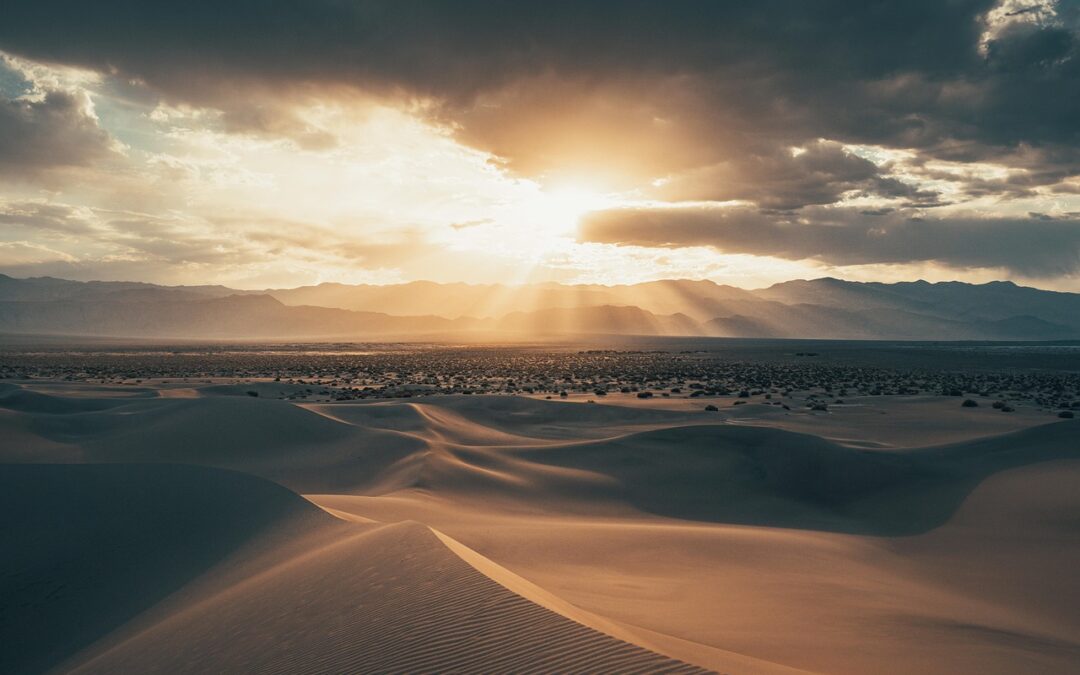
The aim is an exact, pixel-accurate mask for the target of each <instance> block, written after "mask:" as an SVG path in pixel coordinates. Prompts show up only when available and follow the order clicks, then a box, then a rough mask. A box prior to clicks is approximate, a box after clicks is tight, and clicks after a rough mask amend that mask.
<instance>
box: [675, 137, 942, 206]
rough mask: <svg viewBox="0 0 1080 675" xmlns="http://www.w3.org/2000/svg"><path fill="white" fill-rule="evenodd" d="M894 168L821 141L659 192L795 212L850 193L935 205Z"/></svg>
mask: <svg viewBox="0 0 1080 675" xmlns="http://www.w3.org/2000/svg"><path fill="white" fill-rule="evenodd" d="M887 171H888V167H879V166H878V165H876V164H874V163H873V162H871V161H869V160H867V159H864V158H862V157H858V156H856V155H854V154H852V153H850V152H848V151H847V150H846V149H845V148H844V147H843V146H842V145H841V144H839V143H835V142H830V141H815V142H813V143H808V144H807V145H805V146H803V147H800V148H783V149H781V148H777V149H775V150H774V151H773V152H771V153H770V154H755V155H747V156H742V157H738V158H735V159H732V160H728V161H725V162H722V163H719V164H713V165H710V166H707V167H703V168H701V169H696V170H694V171H690V172H687V173H684V174H681V175H677V176H674V177H672V178H671V179H670V180H668V181H665V182H663V184H662V185H661V187H660V188H659V189H658V190H657V191H656V192H657V195H658V196H659V197H661V198H664V199H668V200H673V201H687V200H689V201H731V200H739V201H750V202H753V203H755V204H757V205H758V206H760V207H762V208H766V209H778V210H790V209H797V208H800V207H803V206H807V205H814V204H832V203H833V202H836V201H838V200H839V199H840V198H841V197H843V196H844V195H847V194H849V193H855V194H857V195H860V196H878V197H884V198H903V199H908V200H916V201H932V200H934V199H935V198H936V197H937V193H935V192H933V191H927V190H920V189H919V188H917V187H915V186H913V185H909V184H907V183H904V182H902V181H900V180H897V179H896V178H892V177H889V176H887V175H885V174H886V173H887Z"/></svg>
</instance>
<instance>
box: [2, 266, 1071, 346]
mask: <svg viewBox="0 0 1080 675" xmlns="http://www.w3.org/2000/svg"><path fill="white" fill-rule="evenodd" d="M0 332H3V333H21V334H52V335H71V336H113V337H156V338H220V339H243V338H256V339H279V338H280V339H298V338H309V339H316V338H357V339H365V338H381V339H389V338H395V339H396V338H438V337H446V338H461V339H472V338H476V339H485V338H513V337H537V336H551V335H574V334H614V335H665V336H675V335H686V336H716V337H767V338H834V339H892V340H903V339H912V340H1059V339H1073V338H1080V294H1077V293H1064V292H1056V291H1046V290H1040V289H1035V288H1028V287H1022V286H1017V285H1016V284H1014V283H1012V282H1009V281H996V282H990V283H986V284H968V283H963V282H955V281H954V282H941V283H928V282H926V281H915V282H900V283H891V284H890V283H877V282H865V283H864V282H852V281H843V280H839V279H832V278H823V279H814V280H810V281H806V280H797V281H789V282H784V283H779V284H775V285H773V286H770V287H768V288H763V289H757V290H746V289H741V288H735V287H733V286H725V285H720V284H716V283H713V282H711V281H689V280H670V281H654V282H647V283H640V284H632V285H617V286H603V285H595V284H593V285H562V284H554V283H545V284H532V285H523V286H508V285H498V284H492V285H471V284H462V283H450V284H440V283H434V282H428V281H416V282H411V283H405V284H392V285H385V286H376V285H346V284H336V283H325V284H320V285H317V286H304V287H300V288H291V289H266V290H259V291H250V290H236V289H232V288H228V287H225V286H160V285H155V284H147V283H139V282H111V281H110V282H103V281H91V282H79V281H69V280H65V279H56V278H51V277H37V278H30V279H16V278H13V277H9V276H5V275H0Z"/></svg>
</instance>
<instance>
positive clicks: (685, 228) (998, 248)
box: [580, 207, 1080, 277]
mask: <svg viewBox="0 0 1080 675" xmlns="http://www.w3.org/2000/svg"><path fill="white" fill-rule="evenodd" d="M580 239H581V240H583V241H591V242H601V243H609V244H623V245H637V246H661V247H679V246H712V247H715V248H717V249H719V250H721V251H723V252H725V253H749V254H753V255H766V256H773V257H777V258H785V259H789V260H808V259H812V260H819V261H822V262H826V263H830V264H833V265H857V264H866V263H916V262H928V261H934V262H938V263H941V264H944V265H947V266H951V267H957V268H963V267H980V268H1006V269H1009V270H1010V271H1012V272H1016V273H1019V274H1022V275H1025V276H1029V277H1051V276H1057V275H1065V274H1073V273H1076V272H1077V271H1080V215H1073V216H1070V217H1067V218H1062V219H1056V218H1051V217H1047V216H1043V215H1041V214H1033V215H1032V216H1031V217H1029V218H973V217H949V218H932V219H931V218H925V219H924V218H919V217H914V216H913V215H912V214H911V213H908V212H904V211H889V212H884V213H883V212H868V211H858V210H855V209H838V208H808V209H804V210H803V211H802V212H801V213H800V214H798V216H792V215H788V216H785V215H783V214H780V215H777V214H765V213H761V212H759V211H756V210H754V209H748V208H737V207H736V208H664V209H618V210H611V211H600V212H596V213H592V214H589V215H588V216H586V218H585V219H584V221H583V223H582V225H581V230H580Z"/></svg>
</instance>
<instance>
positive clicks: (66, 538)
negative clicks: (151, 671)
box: [0, 464, 337, 673]
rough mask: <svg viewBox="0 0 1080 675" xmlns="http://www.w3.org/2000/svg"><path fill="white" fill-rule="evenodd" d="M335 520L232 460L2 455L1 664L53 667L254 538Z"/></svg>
mask: <svg viewBox="0 0 1080 675" xmlns="http://www.w3.org/2000/svg"><path fill="white" fill-rule="evenodd" d="M336 522H337V521H336V520H334V519H333V518H332V517H330V516H329V515H328V514H326V513H325V512H323V511H322V510H321V509H319V508H317V507H316V506H314V505H313V504H311V503H310V502H308V501H307V500H305V499H303V498H302V497H300V496H298V495H296V494H294V493H292V492H290V491H289V490H287V489H285V488H283V487H281V486H280V485H276V484H274V483H271V482H269V481H265V480H262V479H259V478H255V477H254V476H248V475H245V474H242V473H236V472H232V471H223V470H219V469H211V468H205V467H197V466H181V465H145V464H138V465H137V464H127V465H117V464H112V465H40V464H22V465H15V464H2V465H0V532H2V533H3V537H2V542H0V635H3V636H4V637H3V641H4V643H5V647H4V648H3V649H0V672H4V673H22V672H42V671H44V670H47V669H48V668H50V667H52V666H55V665H57V664H58V663H60V662H61V661H63V660H64V659H65V658H67V657H69V656H71V655H73V654H74V653H76V652H77V651H79V650H80V649H82V648H83V647H86V646H87V645H90V644H91V643H93V642H94V641H96V640H98V639H99V638H101V637H103V636H104V635H106V634H108V633H109V632H110V631H111V630H113V629H114V628H116V627H117V626H120V625H122V624H124V623H125V622H126V621H128V620H129V619H131V618H132V617H134V616H136V615H137V614H139V613H140V612H142V611H143V610H145V609H147V608H149V607H151V606H153V605H154V604H155V603H157V602H158V601H160V600H161V599H163V598H165V597H166V596H168V595H169V594H170V593H173V592H174V591H176V590H177V589H179V588H181V587H182V586H184V585H185V584H186V583H187V582H189V581H191V580H192V579H194V578H196V577H197V576H199V575H200V574H202V573H203V572H205V571H206V570H208V569H209V568H211V567H212V566H213V565H214V564H216V563H217V562H219V561H221V560H223V559H225V558H226V557H227V556H229V555H230V554H232V553H233V552H235V551H237V550H238V549H240V548H241V547H242V546H244V545H245V544H248V543H251V542H253V541H255V540H256V539H261V538H262V537H265V536H271V535H274V534H275V533H277V534H283V533H285V532H291V531H293V530H294V529H295V528H299V527H303V528H304V529H307V528H309V527H310V526H312V525H318V524H327V525H330V524H335V523H336ZM16 646H17V648H16Z"/></svg>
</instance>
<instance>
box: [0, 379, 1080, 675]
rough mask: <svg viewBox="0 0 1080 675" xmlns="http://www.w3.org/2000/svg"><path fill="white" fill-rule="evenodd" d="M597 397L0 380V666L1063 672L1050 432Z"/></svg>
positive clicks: (869, 412)
mask: <svg viewBox="0 0 1080 675" xmlns="http://www.w3.org/2000/svg"><path fill="white" fill-rule="evenodd" d="M613 398H616V399H617V397H613ZM610 403H612V404H604V405H601V404H589V403H584V402H574V401H572V400H571V401H566V402H564V401H557V400H554V401H548V400H535V399H530V398H524V397H511V396H461V397H456V396H448V397H432V398H426V399H423V400H422V401H410V400H396V401H368V402H342V403H297V402H290V401H283V400H270V399H267V398H256V397H251V396H248V395H246V390H245V388H244V387H243V386H238V387H235V388H229V387H222V386H220V385H212V386H200V385H188V386H185V387H175V386H169V387H159V386H154V385H145V386H142V387H138V388H135V387H122V386H115V387H114V386H110V385H95V386H89V385H86V384H67V383H62V382H52V383H43V382H36V383H26V382H23V383H15V384H0V437H2V438H3V439H4V442H3V444H2V445H0V462H5V463H6V464H3V465H2V466H0V531H3V533H4V541H3V544H2V548H3V550H2V553H3V557H2V559H0V597H2V598H3V602H2V604H0V634H2V635H4V636H5V637H4V643H5V647H4V649H2V650H0V671H2V672H5V673H6V672H13V673H21V672H45V671H55V672H100V673H115V672H139V673H141V672H282V673H285V672H289V673H291V672H448V671H457V672H461V671H466V672H692V671H694V670H695V669H699V668H703V669H708V670H718V671H725V672H732V673H767V672H798V671H811V672H837V673H867V672H875V673H911V672H932V673H1017V672H1039V673H1069V672H1077V670H1078V669H1080V638H1078V637H1077V636H1080V609H1078V608H1080V580H1078V577H1077V575H1076V573H1075V567H1076V561H1077V560H1080V520H1078V519H1077V515H1076V514H1078V513H1080V490H1078V489H1077V488H1078V486H1080V422H1077V421H1076V420H1059V419H1058V418H1056V417H1053V416H1051V415H1046V414H1042V415H1036V414H1023V411H1020V413H1021V414H1003V413H1000V412H998V411H995V410H993V409H992V408H990V407H988V406H982V407H979V408H975V409H964V410H960V409H959V407H958V405H959V401H958V400H957V399H956V398H953V397H927V396H922V397H904V396H894V397H888V398H887V399H886V398H882V397H876V398H873V399H872V400H871V399H870V398H868V399H867V400H865V401H861V402H860V401H857V400H856V401H853V402H851V403H850V404H845V405H844V406H832V407H830V409H829V410H828V411H827V412H819V413H811V412H807V411H798V410H796V411H784V410H782V409H780V408H778V407H777V406H770V405H765V404H764V403H760V404H758V403H753V404H750V405H744V406H738V407H725V408H723V409H722V410H720V411H718V412H704V411H703V410H701V409H692V408H690V407H689V406H685V407H682V406H680V405H675V404H671V403H670V402H667V403H665V402H657V403H656V404H655V405H649V406H647V405H646V404H645V403H641V402H640V401H638V400H637V399H636V397H634V401H631V400H629V399H627V400H613V401H611V402H610ZM631 404H632V405H631ZM664 408H668V409H664ZM301 495H302V496H301ZM305 497H306V498H305ZM316 505H317V506H316ZM319 507H322V508H319Z"/></svg>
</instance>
